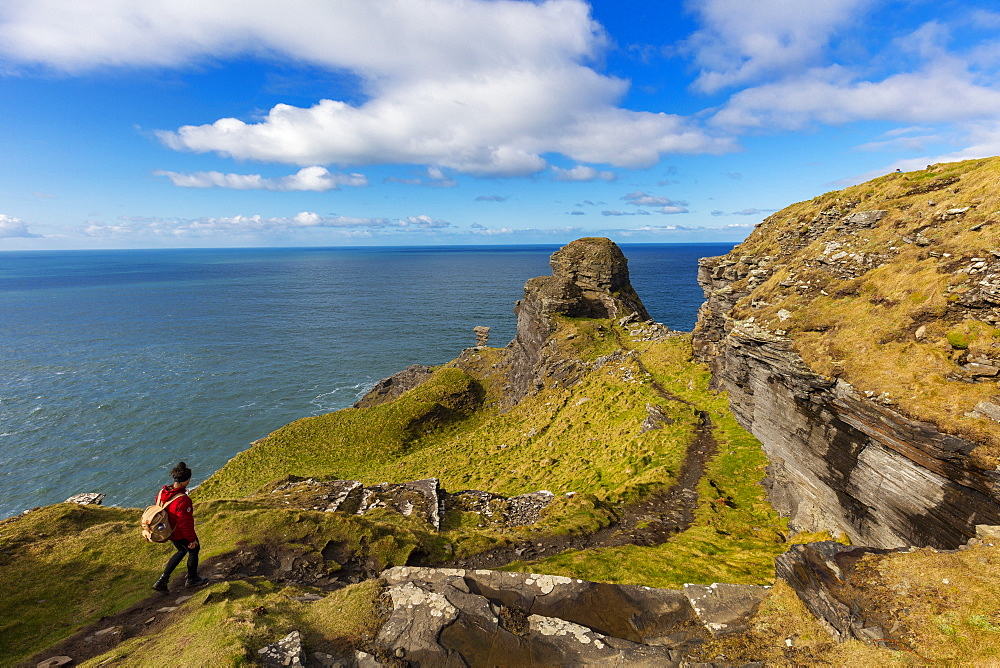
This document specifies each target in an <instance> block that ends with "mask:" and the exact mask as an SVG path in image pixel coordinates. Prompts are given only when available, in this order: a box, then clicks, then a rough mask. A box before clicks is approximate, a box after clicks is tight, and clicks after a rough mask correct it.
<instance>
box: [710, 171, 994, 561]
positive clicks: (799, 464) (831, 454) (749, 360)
mask: <svg viewBox="0 0 1000 668" xmlns="http://www.w3.org/2000/svg"><path fill="white" fill-rule="evenodd" d="M997 169H998V162H997V160H996V159H993V160H990V161H983V162H979V163H958V164H957V165H948V166H945V167H940V166H932V167H930V168H928V170H927V172H926V173H924V172H917V173H913V174H893V175H889V176H887V177H883V178H882V179H878V180H876V181H875V182H871V183H868V184H863V185H861V186H856V187H854V188H850V189H847V190H845V191H842V192H839V193H829V194H827V195H824V196H823V197H820V198H817V199H816V200H813V201H812V202H804V203H801V204H798V205H793V206H792V207H789V208H788V209H785V210H783V211H781V212H779V213H777V214H775V215H774V216H772V217H771V218H769V219H768V220H766V221H765V222H764V223H762V224H761V225H760V226H759V227H758V228H757V230H755V232H754V233H753V234H752V235H751V236H750V237H749V238H748V239H747V241H746V242H744V243H743V244H741V245H740V246H738V247H737V248H736V249H734V250H733V251H732V252H731V253H730V254H729V255H727V256H723V257H718V258H705V259H703V260H702V262H701V268H700V271H699V281H700V282H701V284H702V287H703V288H704V290H705V295H706V300H707V301H706V302H705V304H704V305H703V307H702V310H701V313H700V317H699V322H698V325H697V327H696V329H695V349H696V354H697V355H698V356H699V357H700V358H701V359H702V360H704V361H707V362H709V363H710V365H711V366H712V368H713V371H714V373H715V379H716V380H715V382H716V383H717V385H718V386H720V387H722V388H724V389H726V390H728V391H729V393H730V397H731V404H732V409H733V412H734V413H735V414H736V416H737V419H738V420H739V421H740V422H741V424H743V426H744V427H746V428H747V429H749V430H750V431H751V432H753V434H754V435H755V436H757V437H758V438H759V439H760V440H761V441H762V442H763V444H764V448H765V451H766V452H767V454H768V457H769V459H770V460H771V462H772V463H771V466H770V468H769V477H768V481H767V484H768V485H769V491H770V496H771V500H772V503H774V504H775V507H776V508H777V509H778V510H779V512H782V513H783V514H786V515H788V516H789V517H790V518H791V524H792V525H793V526H795V527H798V528H802V529H806V530H817V531H818V530H831V531H834V532H839V531H843V532H845V533H846V534H848V535H849V536H850V537H851V538H852V539H853V540H854V541H856V542H860V543H863V544H866V545H872V546H877V547H898V546H903V545H920V546H934V547H940V548H954V547H957V546H958V545H960V544H962V543H964V542H966V541H967V540H968V539H969V538H970V537H971V536H973V535H974V534H975V525H976V524H996V523H998V522H1000V503H998V502H1000V473H998V467H997V452H998V449H997V443H998V442H1000V424H998V422H997V420H996V419H995V418H991V417H990V415H991V414H992V413H993V412H994V407H996V405H997V397H996V395H997V386H996V382H995V379H996V371H997V367H998V364H1000V363H998V361H997V358H1000V343H998V338H997V337H998V335H1000V330H998V329H996V324H997V322H998V316H1000V311H998V309H997V306H998V304H1000V299H998V297H997V295H998V294H1000V293H998V291H997V289H998V287H1000V248H998V247H997V245H998V237H997V235H996V229H997V225H996V220H997V218H998V216H997V214H994V213H992V212H993V211H995V210H996V208H997V205H998V204H1000V202H996V201H994V200H996V198H997V195H996V193H995V192H994V191H993V188H992V184H993V183H995V180H996V178H995V174H996V171H997ZM942 172H944V174H942ZM960 183H961V184H964V185H967V187H966V188H961V187H959V186H957V185H956V184H960ZM959 204H965V205H966V206H958V205H959ZM984 231H985V232H986V233H984ZM990 232H992V233H990Z"/></svg>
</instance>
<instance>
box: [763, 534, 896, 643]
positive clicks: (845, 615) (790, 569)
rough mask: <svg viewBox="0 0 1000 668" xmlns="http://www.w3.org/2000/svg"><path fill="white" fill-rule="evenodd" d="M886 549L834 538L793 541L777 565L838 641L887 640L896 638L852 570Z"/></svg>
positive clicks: (873, 641) (785, 578)
mask: <svg viewBox="0 0 1000 668" xmlns="http://www.w3.org/2000/svg"><path fill="white" fill-rule="evenodd" d="M886 552H887V550H876V549H873V548H868V547H851V546H849V545H842V544H840V543H835V542H832V541H825V542H821V543H810V544H807V545H793V546H792V548H791V549H790V550H788V552H785V553H784V554H782V555H781V556H779V557H778V558H777V559H776V560H775V569H776V574H777V576H778V577H779V578H781V579H782V580H785V581H786V582H787V583H788V584H789V585H791V587H792V589H794V590H795V593H796V594H797V595H798V597H799V598H800V599H801V600H802V602H803V603H804V604H805V606H806V608H808V609H809V612H811V613H812V614H813V615H814V616H815V617H816V619H817V620H818V621H819V622H820V624H821V625H822V626H823V627H824V628H825V629H826V630H827V631H828V632H829V633H830V635H831V636H832V637H833V638H834V639H835V640H836V641H837V642H844V641H845V640H861V641H863V642H867V643H875V642H876V641H877V642H883V643H884V642H886V641H892V638H891V636H890V635H889V633H888V629H886V628H883V624H882V623H881V619H880V618H879V617H880V615H879V610H878V609H877V606H875V605H874V604H873V603H872V602H871V601H870V600H869V598H868V596H866V592H865V591H864V590H863V589H861V588H858V587H856V586H855V584H854V582H853V577H852V573H853V570H854V567H855V565H856V564H857V562H858V561H859V560H860V559H861V558H862V557H864V556H865V555H866V554H885V553H886Z"/></svg>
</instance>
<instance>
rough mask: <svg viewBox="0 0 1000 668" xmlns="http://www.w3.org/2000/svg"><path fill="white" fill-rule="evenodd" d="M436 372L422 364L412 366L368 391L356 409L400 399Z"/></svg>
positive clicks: (356, 404)
mask: <svg viewBox="0 0 1000 668" xmlns="http://www.w3.org/2000/svg"><path fill="white" fill-rule="evenodd" d="M432 373H434V370H433V369H432V368H431V367H429V366H424V365H422V364H412V365H410V366H408V367H407V368H405V369H403V370H402V371H400V372H399V373H395V374H393V375H391V376H389V377H388V378H383V379H382V380H380V381H379V382H377V383H375V387H373V388H372V389H370V390H368V392H367V394H365V396H363V397H361V398H360V399H359V400H358V401H356V402H355V403H354V407H355V408H367V407H368V406H378V405H380V404H385V403H388V402H390V401H392V400H393V399H398V398H399V396H400V395H401V394H403V393H404V392H406V391H407V390H412V389H413V388H415V387H416V386H417V385H420V383H422V382H424V381H425V380H427V379H428V378H430V377H431V374H432Z"/></svg>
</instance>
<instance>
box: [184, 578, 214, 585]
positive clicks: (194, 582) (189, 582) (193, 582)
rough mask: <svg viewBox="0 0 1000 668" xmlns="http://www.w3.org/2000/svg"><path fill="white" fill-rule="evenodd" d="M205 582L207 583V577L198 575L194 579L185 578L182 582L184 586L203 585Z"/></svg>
mask: <svg viewBox="0 0 1000 668" xmlns="http://www.w3.org/2000/svg"><path fill="white" fill-rule="evenodd" d="M207 584H208V578H202V577H199V578H197V579H194V580H187V581H186V582H185V583H184V586H185V587H204V586H205V585H207Z"/></svg>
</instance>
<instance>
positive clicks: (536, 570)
mask: <svg viewBox="0 0 1000 668" xmlns="http://www.w3.org/2000/svg"><path fill="white" fill-rule="evenodd" d="M998 178H1000V159H996V158H994V159H989V160H981V161H970V162H964V163H949V164H944V165H931V166H928V168H927V169H926V170H920V171H917V172H910V173H896V174H889V175H887V176H884V177H881V178H879V179H876V180H874V181H871V182H868V183H865V184H862V185H859V186H854V187H851V188H848V189H845V190H843V191H838V192H832V193H827V194H825V195H821V196H819V197H816V198H815V199H813V200H810V201H806V202H800V203H798V204H794V205H792V206H790V207H788V208H786V209H784V210H782V211H779V212H777V213H775V214H774V215H772V216H771V217H770V218H768V219H767V220H765V221H764V222H763V223H762V224H761V225H760V226H759V227H758V228H757V229H756V230H755V231H754V232H753V233H752V234H751V235H750V237H749V238H748V239H747V240H746V241H745V242H744V243H742V244H740V245H739V246H737V247H736V248H735V249H734V250H733V251H732V252H731V253H729V254H728V255H726V256H722V257H718V258H705V259H704V260H703V261H702V263H701V271H700V275H699V280H700V281H701V283H702V285H703V287H704V289H705V295H706V302H705V304H704V306H703V307H702V310H701V313H700V317H699V321H698V324H697V326H696V328H695V330H694V332H693V333H684V332H676V331H671V330H669V329H668V328H666V327H664V326H662V325H659V324H657V323H655V322H652V321H651V320H650V319H649V316H648V314H647V313H646V310H645V308H644V306H643V304H642V300H641V296H640V295H638V294H636V292H635V290H634V289H633V288H632V286H631V282H630V280H629V275H628V263H627V259H626V257H625V255H624V254H623V253H622V251H621V249H619V248H618V247H617V246H616V245H615V244H613V243H612V242H611V241H609V240H607V239H603V238H584V239H579V240H577V241H574V242H572V243H570V244H568V245H567V246H565V247H563V248H562V249H560V250H559V251H557V252H556V253H554V254H553V256H552V259H551V267H552V274H551V275H550V276H543V277H538V278H534V279H531V280H529V281H528V282H527V284H526V285H525V289H524V295H523V297H522V298H521V300H520V301H519V302H518V303H517V306H516V309H515V312H516V315H517V333H516V336H515V337H514V339H513V341H511V342H510V343H509V344H508V345H506V346H505V347H490V346H489V345H488V344H487V345H477V346H476V347H473V348H469V349H466V350H464V351H461V353H460V354H459V355H458V356H457V357H456V358H455V359H454V360H452V361H451V362H449V363H447V364H444V365H441V366H438V367H422V366H415V367H410V368H409V369H406V370H403V371H401V372H400V373H399V374H396V375H395V376H392V377H391V378H387V379H385V380H384V381H383V382H382V383H380V384H379V385H377V386H376V387H375V388H374V389H373V390H372V391H371V392H370V393H369V394H368V395H367V396H365V397H364V398H362V399H361V400H360V401H359V402H358V403H357V404H356V405H355V406H353V407H351V408H347V409H344V410H341V411H337V412H335V413H329V414H326V415H321V416H317V417H310V418H303V419H301V420H298V421H296V422H293V423H291V424H289V425H287V426H285V427H282V428H281V429H278V430H277V431H275V432H273V433H272V434H269V435H268V436H266V437H265V438H262V439H260V440H259V441H257V442H255V443H253V444H251V446H250V447H249V448H248V449H247V450H245V451H243V452H241V453H240V454H238V455H237V456H236V457H234V458H233V459H232V460H231V461H230V462H229V463H228V464H226V465H225V466H224V467H223V468H222V469H220V470H219V471H218V472H216V473H215V474H214V475H212V476H211V477H210V478H209V479H208V480H206V481H205V482H204V483H203V484H201V485H200V486H199V487H198V488H197V490H196V491H195V492H194V493H193V495H192V496H193V498H194V501H195V513H196V517H197V521H198V526H199V534H200V535H201V537H202V542H203V543H204V545H205V552H204V553H203V559H204V567H203V570H204V572H205V574H206V575H209V577H210V578H212V584H210V585H209V586H207V587H206V588H204V589H200V590H196V591H190V592H185V590H183V589H177V588H176V587H173V588H172V589H176V591H173V593H171V594H170V595H167V596H164V595H162V594H160V593H156V592H152V591H151V590H150V588H149V587H150V585H151V583H152V582H153V580H155V578H156V575H157V574H158V571H159V569H160V567H161V566H162V561H163V559H164V558H165V554H164V550H163V548H162V546H156V545H149V544H146V543H144V542H142V541H141V539H140V537H139V535H138V530H137V528H136V527H137V520H138V511H137V510H136V509H126V508H114V507H103V506H101V505H97V504H93V503H90V504H79V503H63V504H56V505H53V506H47V507H44V508H38V509H34V510H32V511H30V512H28V513H25V514H22V515H19V516H16V517H14V518H10V519H7V520H4V521H2V522H0V565H2V567H3V570H4V573H5V577H4V578H3V580H2V582H0V601H2V602H0V610H2V611H3V622H2V623H0V645H2V646H3V647H4V648H5V654H6V656H4V657H3V658H2V659H0V663H3V665H41V664H40V663H39V662H44V661H47V660H50V659H52V660H53V661H55V662H54V663H49V664H47V665H53V666H54V665H68V661H69V660H71V661H72V662H73V663H75V664H77V665H143V666H155V665H206V666H208V665H212V666H215V665H236V664H260V665H312V666H338V665H339V666H380V665H381V666H404V665H414V666H416V665H426V666H430V665H434V666H445V665H455V666H463V665H471V666H485V665H517V666H525V665H538V666H542V665H566V664H572V665H650V666H652V665H656V666H664V665H677V666H680V665H685V664H689V663H699V662H700V664H699V665H720V666H721V665H745V664H753V665H760V664H759V663H755V662H764V663H766V664H774V665H801V664H812V663H829V664H834V665H881V664H886V663H904V664H905V663H914V664H926V663H934V662H958V663H972V664H976V663H979V664H983V663H990V662H995V661H997V660H1000V648H998V643H997V642H996V639H997V638H998V637H1000V635H998V634H1000V607H998V604H997V601H1000V575H998V570H997V567H996V566H997V564H998V563H1000V547H998V546H997V543H998V541H1000V529H998V528H997V526H996V525H1000V485H998V483H1000V472H998V471H1000V466H998V464H1000V389H998V387H997V380H998V378H1000V195H998V194H997V190H996V183H997V179H998ZM663 289H665V290H666V289H669V286H663ZM75 491H80V490H70V491H68V493H72V492H75ZM88 491H89V490H88ZM58 657H68V660H67V661H65V662H63V663H59V662H60V661H63V659H59V658H58Z"/></svg>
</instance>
